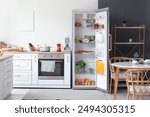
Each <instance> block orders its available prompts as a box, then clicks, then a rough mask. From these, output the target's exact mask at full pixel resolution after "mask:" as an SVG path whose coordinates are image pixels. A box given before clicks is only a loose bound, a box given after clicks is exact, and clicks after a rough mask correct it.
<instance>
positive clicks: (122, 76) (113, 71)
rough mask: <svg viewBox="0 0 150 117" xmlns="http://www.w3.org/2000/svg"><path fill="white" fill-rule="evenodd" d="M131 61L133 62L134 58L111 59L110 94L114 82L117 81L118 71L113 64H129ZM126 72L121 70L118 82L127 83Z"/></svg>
mask: <svg viewBox="0 0 150 117" xmlns="http://www.w3.org/2000/svg"><path fill="white" fill-rule="evenodd" d="M129 61H132V58H129V57H112V58H110V59H109V69H110V89H109V91H110V93H111V90H112V82H113V80H114V82H115V81H116V69H115V67H114V66H113V65H112V63H114V62H129ZM125 72H126V70H120V71H119V79H118V82H120V81H126V80H125V79H126V76H125ZM114 85H115V84H114Z"/></svg>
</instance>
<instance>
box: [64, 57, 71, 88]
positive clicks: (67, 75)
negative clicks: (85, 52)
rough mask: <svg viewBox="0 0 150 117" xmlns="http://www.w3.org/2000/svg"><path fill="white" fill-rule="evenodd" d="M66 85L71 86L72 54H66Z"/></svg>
mask: <svg viewBox="0 0 150 117" xmlns="http://www.w3.org/2000/svg"><path fill="white" fill-rule="evenodd" d="M64 60H65V61H64V63H65V65H64V84H65V85H70V83H71V81H70V77H71V68H70V67H71V55H70V54H65V59H64Z"/></svg>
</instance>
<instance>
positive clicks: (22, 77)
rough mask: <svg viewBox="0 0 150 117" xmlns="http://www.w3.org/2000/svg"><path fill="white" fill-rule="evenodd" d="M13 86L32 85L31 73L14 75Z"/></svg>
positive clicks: (16, 72) (20, 72)
mask: <svg viewBox="0 0 150 117" xmlns="http://www.w3.org/2000/svg"><path fill="white" fill-rule="evenodd" d="M13 80H14V81H13V84H14V86H15V85H19V84H20V85H21V84H31V71H15V72H14V73H13Z"/></svg>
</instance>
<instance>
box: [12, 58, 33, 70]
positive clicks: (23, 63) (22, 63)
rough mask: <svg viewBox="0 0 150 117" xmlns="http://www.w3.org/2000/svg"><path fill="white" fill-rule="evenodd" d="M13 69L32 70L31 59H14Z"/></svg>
mask: <svg viewBox="0 0 150 117" xmlns="http://www.w3.org/2000/svg"><path fill="white" fill-rule="evenodd" d="M13 70H14V71H16V70H31V60H14V62H13Z"/></svg>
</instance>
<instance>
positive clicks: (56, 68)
mask: <svg viewBox="0 0 150 117" xmlns="http://www.w3.org/2000/svg"><path fill="white" fill-rule="evenodd" d="M38 80H64V54H61V53H60V54H58V53H40V54H39V55H38Z"/></svg>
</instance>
